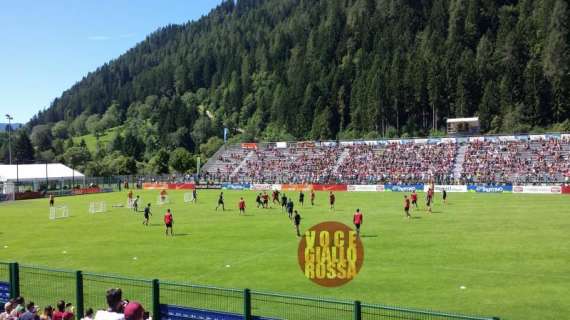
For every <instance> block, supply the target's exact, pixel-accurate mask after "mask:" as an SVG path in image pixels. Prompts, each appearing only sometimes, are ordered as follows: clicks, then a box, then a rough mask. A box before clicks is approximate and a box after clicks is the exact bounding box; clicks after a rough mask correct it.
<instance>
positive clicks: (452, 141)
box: [441, 138, 456, 143]
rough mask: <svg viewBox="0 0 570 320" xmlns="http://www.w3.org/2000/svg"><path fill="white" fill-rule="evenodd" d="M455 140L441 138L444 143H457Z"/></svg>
mask: <svg viewBox="0 0 570 320" xmlns="http://www.w3.org/2000/svg"><path fill="white" fill-rule="evenodd" d="M455 140H456V139H455V138H441V142H442V143H455Z"/></svg>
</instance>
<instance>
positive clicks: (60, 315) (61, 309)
mask: <svg viewBox="0 0 570 320" xmlns="http://www.w3.org/2000/svg"><path fill="white" fill-rule="evenodd" d="M65 307H66V305H65V301H63V300H59V302H58V303H57V306H56V308H57V310H56V311H55V312H54V313H53V316H52V320H71V319H73V317H74V316H75V315H74V314H73V312H71V311H67V310H65Z"/></svg>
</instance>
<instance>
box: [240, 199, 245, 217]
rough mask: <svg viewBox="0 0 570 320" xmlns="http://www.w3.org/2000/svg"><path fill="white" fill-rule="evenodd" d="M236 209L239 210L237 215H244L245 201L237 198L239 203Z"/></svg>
mask: <svg viewBox="0 0 570 320" xmlns="http://www.w3.org/2000/svg"><path fill="white" fill-rule="evenodd" d="M238 208H239V214H242V213H243V214H245V200H243V197H242V198H239V202H238Z"/></svg>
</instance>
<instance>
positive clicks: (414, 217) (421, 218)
mask: <svg viewBox="0 0 570 320" xmlns="http://www.w3.org/2000/svg"><path fill="white" fill-rule="evenodd" d="M411 219H414V220H415V219H422V217H412V218H411Z"/></svg>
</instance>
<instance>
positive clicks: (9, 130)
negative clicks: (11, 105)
mask: <svg viewBox="0 0 570 320" xmlns="http://www.w3.org/2000/svg"><path fill="white" fill-rule="evenodd" d="M6 119H8V159H9V164H12V132H11V131H12V120H14V118H12V116H11V115H9V114H6Z"/></svg>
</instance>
